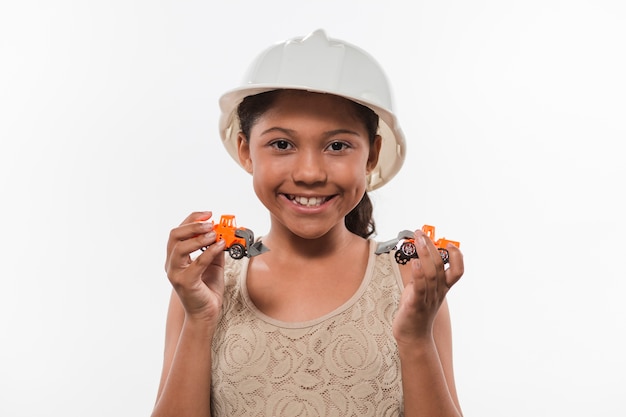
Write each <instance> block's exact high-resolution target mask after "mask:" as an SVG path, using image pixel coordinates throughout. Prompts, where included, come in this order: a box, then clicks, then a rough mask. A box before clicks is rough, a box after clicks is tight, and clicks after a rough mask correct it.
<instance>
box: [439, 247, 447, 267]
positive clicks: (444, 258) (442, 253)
mask: <svg viewBox="0 0 626 417" xmlns="http://www.w3.org/2000/svg"><path fill="white" fill-rule="evenodd" d="M439 255H440V256H441V260H442V261H443V263H444V265H445V264H447V263H448V262H449V261H450V253H449V252H448V249H443V248H439Z"/></svg>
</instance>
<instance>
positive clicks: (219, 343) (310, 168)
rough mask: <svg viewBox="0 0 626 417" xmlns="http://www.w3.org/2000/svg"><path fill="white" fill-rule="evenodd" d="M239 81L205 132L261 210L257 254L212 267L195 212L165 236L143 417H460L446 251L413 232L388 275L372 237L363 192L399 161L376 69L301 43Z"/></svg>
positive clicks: (321, 43)
mask: <svg viewBox="0 0 626 417" xmlns="http://www.w3.org/2000/svg"><path fill="white" fill-rule="evenodd" d="M248 77H250V79H249V80H248V81H247V82H246V83H244V86H243V87H240V88H238V89H235V90H232V91H230V92H228V93H227V94H225V95H224V96H223V98H222V99H221V106H222V111H223V114H222V119H221V121H220V126H221V132H222V139H223V140H224V144H225V145H226V148H227V150H228V151H229V153H230V154H231V155H232V156H233V157H234V158H235V159H236V161H237V162H238V163H239V164H240V165H241V166H242V167H243V168H244V169H245V170H246V171H247V172H249V173H250V174H251V175H252V180H253V186H254V191H255V193H256V195H257V197H258V198H259V200H260V201H261V202H262V203H263V205H264V206H265V207H266V208H267V210H268V212H269V215H270V219H271V222H270V230H269V231H268V232H267V233H266V234H265V235H264V236H263V242H264V244H265V245H266V246H268V247H270V248H271V251H269V252H266V253H263V254H262V255H260V256H256V257H254V258H250V259H248V258H244V259H242V260H233V259H231V258H230V257H227V256H225V254H224V244H223V241H221V240H216V235H215V233H214V232H213V231H212V222H211V218H212V213H211V212H210V211H207V212H196V213H192V214H191V215H189V216H188V217H187V219H185V220H184V221H183V222H182V223H181V225H180V226H178V227H176V228H174V229H173V230H172V231H171V233H170V239H169V241H168V245H167V261H166V270H167V273H168V277H169V279H170V281H171V283H172V286H173V291H172V297H171V301H170V306H169V312H168V318H167V326H166V344H165V357H164V365H163V372H162V378H161V383H160V386H159V392H158V397H157V402H156V405H155V409H154V412H153V416H155V417H156V416H185V417H194V416H198V417H199V416H202V417H208V416H213V417H217V416H376V417H380V416H400V415H404V416H429V417H432V416H460V415H461V411H460V406H459V402H458V399H457V394H456V389H455V384H454V375H453V367H452V347H451V339H452V336H451V326H450V319H449V314H448V306H447V303H446V299H445V296H446V293H447V292H448V290H449V289H450V287H451V286H452V285H454V284H455V283H456V282H457V281H458V280H459V278H460V277H461V275H462V274H463V260H462V255H461V253H460V251H459V249H458V248H456V247H454V246H450V247H448V251H449V267H448V268H444V264H443V261H442V259H441V257H440V256H439V252H438V251H437V248H435V246H434V245H433V243H432V242H431V241H430V239H429V238H427V237H426V236H425V235H424V234H423V233H422V232H421V231H416V232H415V242H416V249H417V253H418V255H419V259H414V260H412V261H410V262H409V263H407V264H406V265H398V264H397V263H396V262H395V260H394V259H393V256H391V255H389V254H387V253H383V254H376V242H375V241H374V240H373V239H371V236H372V235H373V234H374V232H375V226H374V221H373V219H372V205H371V202H370V200H369V198H368V195H367V191H368V190H373V189H375V188H378V187H380V186H382V185H384V184H385V183H386V182H387V181H389V180H390V179H391V178H392V177H393V176H394V175H395V174H396V172H397V171H398V169H399V168H400V166H401V164H402V160H403V158H404V137H403V135H402V132H401V131H400V129H399V128H398V126H397V122H396V121H395V117H394V116H393V113H392V111H391V104H390V102H389V101H390V92H389V87H388V85H387V81H386V79H385V77H384V73H382V70H381V69H380V68H379V66H378V64H377V63H376V62H375V61H374V60H373V59H372V58H371V57H370V56H369V55H367V54H366V53H365V52H364V51H362V50H360V49H358V48H356V47H354V46H352V45H350V44H347V43H345V42H342V41H337V40H333V39H328V38H327V37H326V35H325V34H324V32H323V31H316V32H314V33H312V34H311V35H309V36H307V37H304V38H296V39H292V40H290V41H287V42H285V43H283V44H277V45H274V46H273V47H271V48H269V49H268V50H266V51H264V53H262V54H261V55H260V56H259V58H257V60H256V61H255V62H254V63H253V65H252V66H251V70H250V71H249V73H248ZM200 248H206V250H205V251H204V252H202V254H201V255H200V256H198V257H197V258H196V259H193V260H192V259H191V257H190V254H192V253H193V252H195V251H197V250H198V249H200ZM346 260H349V262H347V261H346Z"/></svg>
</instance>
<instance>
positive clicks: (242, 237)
mask: <svg viewBox="0 0 626 417" xmlns="http://www.w3.org/2000/svg"><path fill="white" fill-rule="evenodd" d="M213 230H214V231H215V234H216V235H217V236H216V241H219V240H223V241H224V242H225V243H226V246H225V247H224V250H227V251H228V253H229V254H230V256H231V258H233V259H241V258H243V257H244V256H247V257H248V258H251V257H253V256H257V255H260V254H262V253H265V252H267V251H268V250H269V249H268V248H267V246H265V245H263V243H262V242H261V241H258V242H255V241H254V233H253V232H252V230H250V229H246V228H245V227H237V224H236V223H235V216H234V215H232V214H223V215H222V216H221V217H220V222H219V223H218V224H215V225H213Z"/></svg>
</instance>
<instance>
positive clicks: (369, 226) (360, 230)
mask: <svg viewBox="0 0 626 417" xmlns="http://www.w3.org/2000/svg"><path fill="white" fill-rule="evenodd" d="M281 91H284V90H273V91H268V92H265V93H260V94H255V95H253V96H248V97H246V98H244V99H243V101H242V102H241V104H239V107H238V108H237V116H238V117H239V124H240V128H241V132H242V133H243V135H244V136H245V137H246V140H248V139H249V138H250V131H251V130H252V126H254V124H255V123H256V122H257V120H258V119H259V117H261V116H262V115H263V113H265V112H266V111H267V109H269V108H270V107H271V106H272V104H273V103H274V101H275V100H276V98H277V97H278V95H279V94H280V92H281ZM348 101H349V102H350V103H352V104H353V107H354V110H355V114H356V115H357V117H358V118H359V119H361V120H362V121H363V124H364V125H365V128H366V129H367V132H368V136H369V141H370V145H372V144H373V143H374V139H375V138H376V134H377V133H378V115H377V114H376V113H375V112H374V111H372V110H371V109H370V108H368V107H365V106H363V105H361V104H359V103H357V102H354V101H351V100H348ZM373 212H374V206H373V205H372V201H371V200H370V198H369V196H368V195H367V192H365V193H364V194H363V197H362V198H361V201H359V204H357V206H356V207H355V208H353V209H352V211H351V212H350V213H348V214H347V215H346V218H345V223H346V227H347V228H348V230H349V231H351V232H352V233H354V234H356V235H359V236H361V237H363V238H368V237H370V236H371V235H373V234H374V233H375V232H376V225H375V223H374V218H373Z"/></svg>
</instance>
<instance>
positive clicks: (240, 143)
mask: <svg viewBox="0 0 626 417" xmlns="http://www.w3.org/2000/svg"><path fill="white" fill-rule="evenodd" d="M237 153H238V154H239V163H240V164H241V166H242V167H243V168H244V169H245V170H246V171H248V173H249V174H252V159H251V158H250V144H249V143H248V139H246V137H245V136H244V134H243V133H242V132H239V134H238V135H237Z"/></svg>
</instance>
